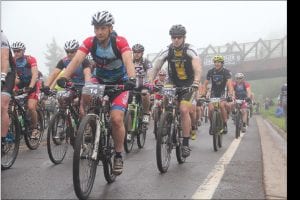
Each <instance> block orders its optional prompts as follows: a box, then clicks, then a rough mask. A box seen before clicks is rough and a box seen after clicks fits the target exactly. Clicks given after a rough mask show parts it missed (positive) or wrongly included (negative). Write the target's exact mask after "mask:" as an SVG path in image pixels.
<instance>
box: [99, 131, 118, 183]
mask: <svg viewBox="0 0 300 200" xmlns="http://www.w3.org/2000/svg"><path fill="white" fill-rule="evenodd" d="M105 139H106V146H105V148H104V149H105V156H104V158H103V159H102V164H103V172H104V177H105V180H106V181H107V182H108V183H112V182H114V181H115V180H116V175H114V174H113V172H112V171H113V155H114V154H115V151H114V144H113V139H112V137H111V136H110V134H108V137H106V138H105Z"/></svg>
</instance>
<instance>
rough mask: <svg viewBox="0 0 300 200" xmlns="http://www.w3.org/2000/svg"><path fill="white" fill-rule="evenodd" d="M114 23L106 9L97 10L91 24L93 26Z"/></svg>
mask: <svg viewBox="0 0 300 200" xmlns="http://www.w3.org/2000/svg"><path fill="white" fill-rule="evenodd" d="M114 23H115V20H114V17H113V16H112V14H110V13H109V12H108V11H101V12H97V13H95V14H94V15H93V18H92V25H94V26H96V25H97V26H104V25H113V24H114Z"/></svg>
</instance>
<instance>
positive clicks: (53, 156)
mask: <svg viewBox="0 0 300 200" xmlns="http://www.w3.org/2000/svg"><path fill="white" fill-rule="evenodd" d="M66 122H67V120H66V116H65V115H64V113H61V112H58V113H56V114H55V115H54V116H53V117H52V119H51V121H50V124H49V127H48V132H47V151H48V155H49V158H50V160H51V161H52V162H53V163H54V164H60V163H61V162H62V161H63V159H64V158H65V156H66V153H67V150H68V140H67V138H68V137H67V135H68V134H67V129H68V126H67V123H66Z"/></svg>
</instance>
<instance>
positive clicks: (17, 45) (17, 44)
mask: <svg viewBox="0 0 300 200" xmlns="http://www.w3.org/2000/svg"><path fill="white" fill-rule="evenodd" d="M11 48H12V49H21V50H24V51H25V49H26V47H25V44H24V43H22V42H14V43H13V44H12V46H11Z"/></svg>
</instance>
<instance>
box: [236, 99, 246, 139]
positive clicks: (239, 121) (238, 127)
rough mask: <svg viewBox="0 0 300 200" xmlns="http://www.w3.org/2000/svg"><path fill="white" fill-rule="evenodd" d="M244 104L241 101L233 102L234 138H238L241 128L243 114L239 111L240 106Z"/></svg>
mask: <svg viewBox="0 0 300 200" xmlns="http://www.w3.org/2000/svg"><path fill="white" fill-rule="evenodd" d="M244 102H245V100H243V99H236V100H235V115H234V124H235V138H236V139H238V138H239V137H240V133H241V128H242V126H243V114H242V111H241V108H242V105H243V103H244Z"/></svg>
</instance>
